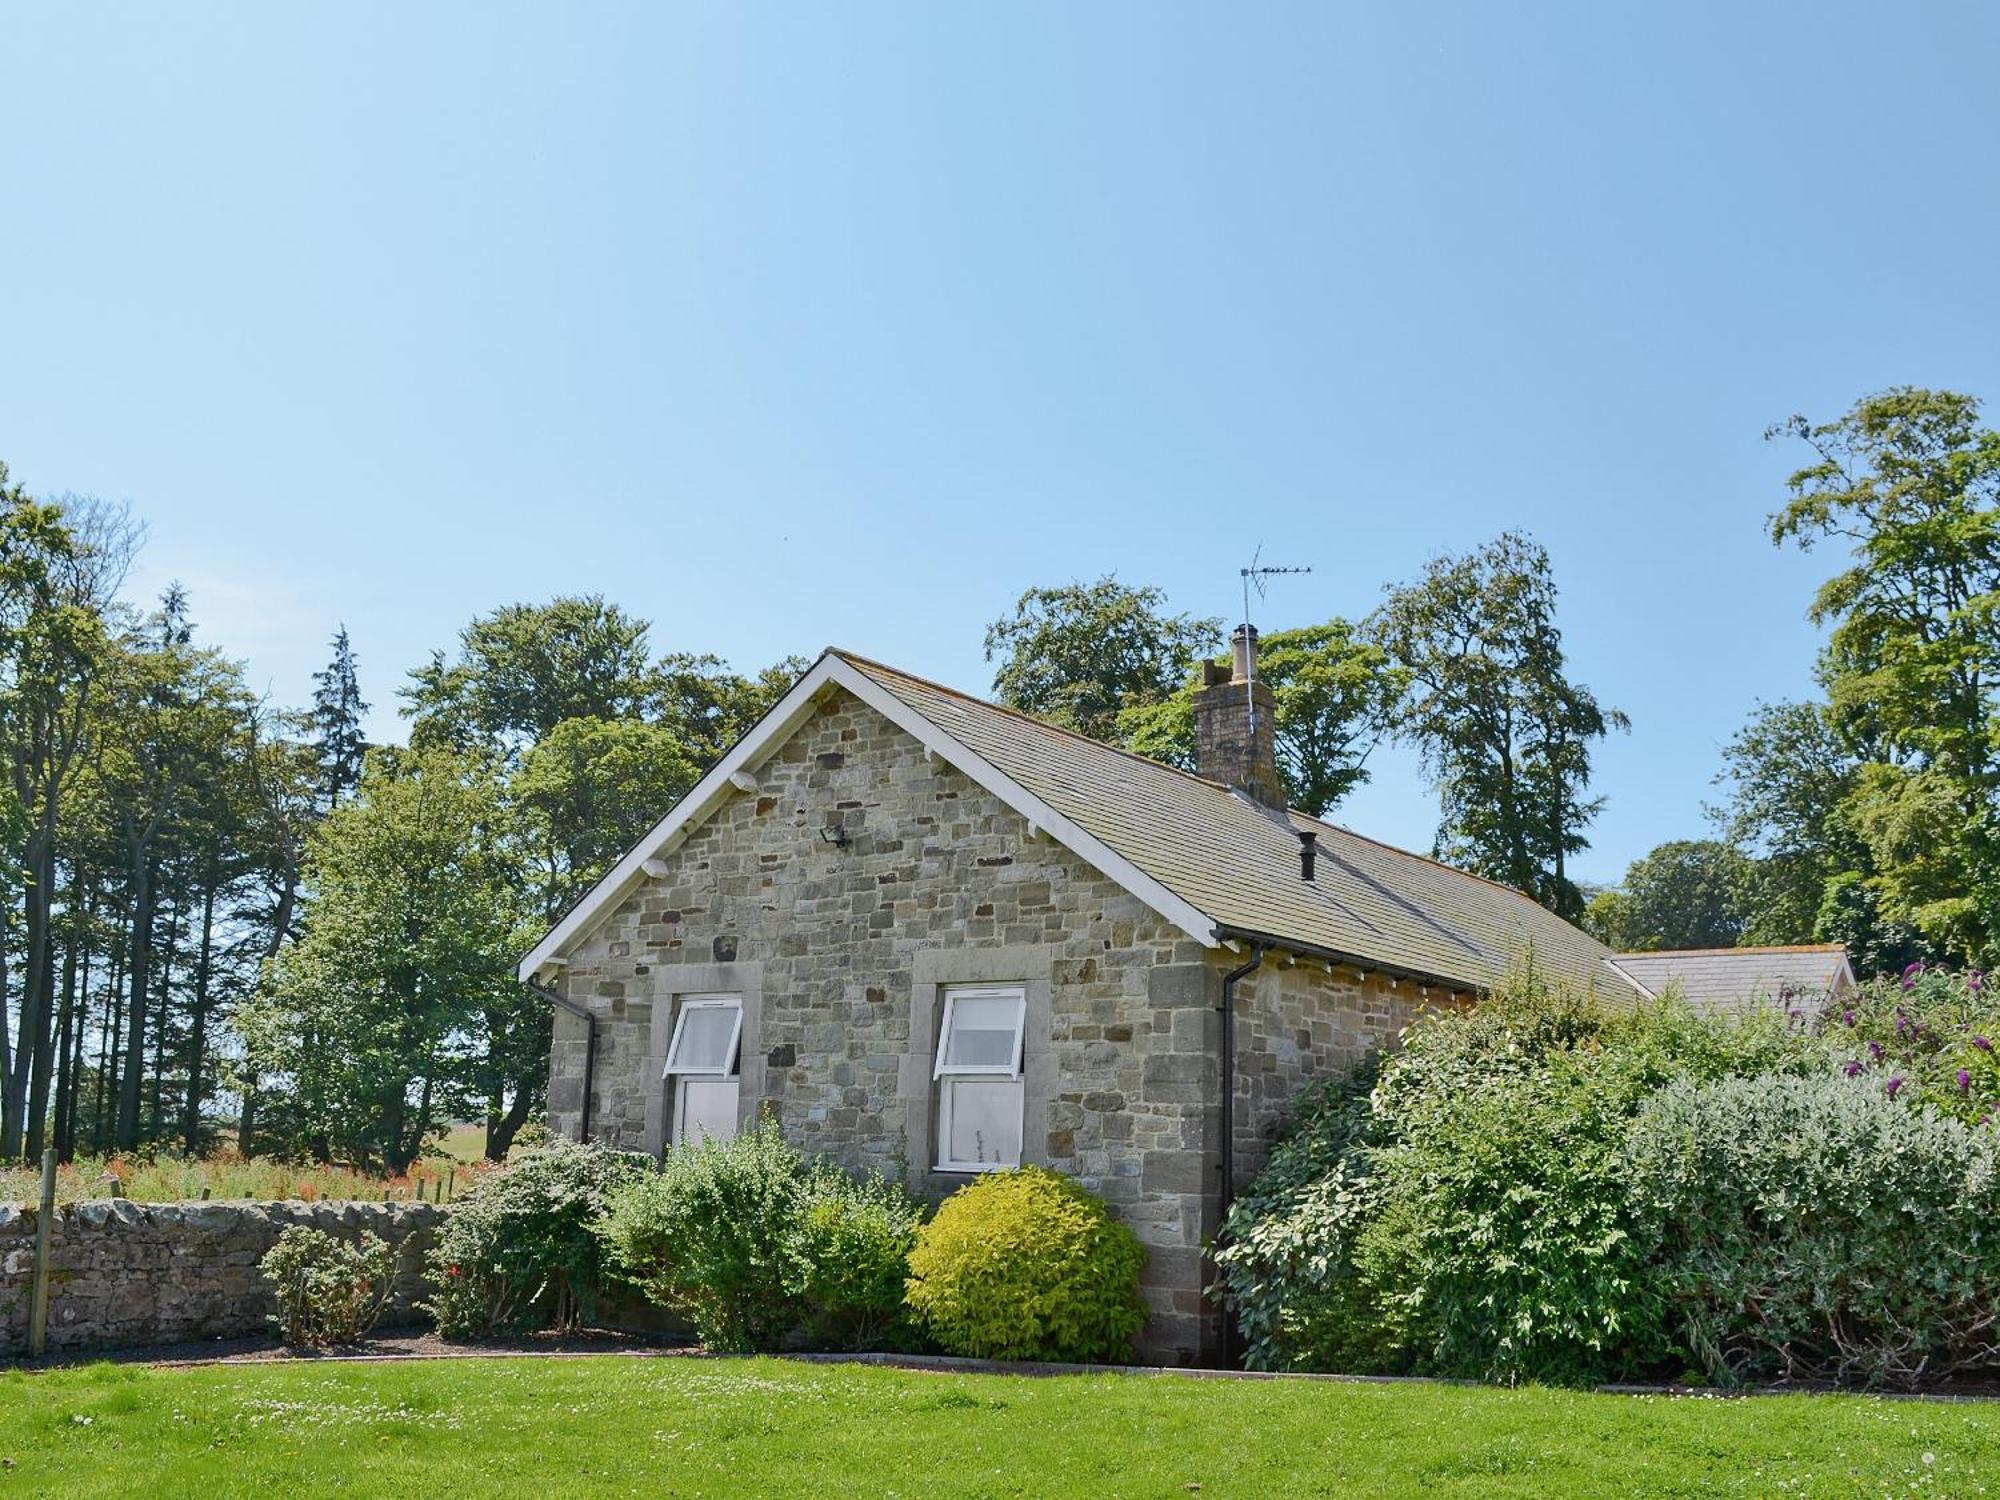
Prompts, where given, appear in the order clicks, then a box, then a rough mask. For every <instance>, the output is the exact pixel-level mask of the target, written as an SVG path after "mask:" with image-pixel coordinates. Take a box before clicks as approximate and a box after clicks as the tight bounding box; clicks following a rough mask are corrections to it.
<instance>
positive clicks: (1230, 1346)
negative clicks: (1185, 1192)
mask: <svg viewBox="0 0 2000 1500" xmlns="http://www.w3.org/2000/svg"><path fill="white" fill-rule="evenodd" d="M1270 951H1271V945H1270V944H1269V943H1265V942H1252V943H1251V944H1250V957H1249V958H1248V959H1246V960H1245V961H1244V962H1243V963H1242V964H1241V965H1239V966H1238V967H1236V968H1234V969H1231V970H1230V971H1229V972H1228V973H1227V974H1225V975H1223V976H1222V1205H1221V1214H1220V1217H1219V1218H1218V1219H1217V1222H1216V1235H1217V1237H1218V1238H1220V1237H1221V1233H1222V1222H1221V1221H1222V1219H1226V1218H1227V1217H1228V1216H1229V1206H1230V1205H1231V1204H1232V1203H1234V1202H1235V1201H1236V981H1237V980H1239V979H1242V978H1244V977H1246V976H1247V975H1250V974H1253V973H1255V972H1256V970H1257V969H1258V967H1259V966H1260V965H1261V964H1262V963H1263V962H1264V955H1265V954H1267V953H1269V952H1270ZM1239 1343H1240V1340H1239V1338H1238V1336H1237V1329H1236V1320H1235V1319H1234V1318H1232V1317H1231V1316H1229V1313H1228V1311H1227V1310H1226V1309H1225V1310H1224V1312H1223V1315H1222V1363H1223V1366H1224V1367H1225V1368H1227V1369H1232V1370H1233V1369H1235V1368H1236V1366H1237V1365H1238V1364H1239V1363H1241V1356H1242V1350H1241V1348H1240V1347H1239Z"/></svg>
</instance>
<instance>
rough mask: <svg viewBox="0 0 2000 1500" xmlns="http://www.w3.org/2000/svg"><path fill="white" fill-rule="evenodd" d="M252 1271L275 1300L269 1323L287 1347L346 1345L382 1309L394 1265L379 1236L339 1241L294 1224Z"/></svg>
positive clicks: (378, 1314) (372, 1320)
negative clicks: (261, 1275) (259, 1273)
mask: <svg viewBox="0 0 2000 1500" xmlns="http://www.w3.org/2000/svg"><path fill="white" fill-rule="evenodd" d="M257 1269H258V1270H260V1271H262V1272H263V1273H264V1278H265V1280H267V1281H269V1282H270V1283H271V1288H272V1290H273V1291H275V1292H276V1293H277V1296H278V1310H277V1312H276V1313H275V1314H273V1315H272V1318H271V1322H272V1323H273V1324H274V1325H275V1326H276V1328H277V1330H278V1337H279V1338H280V1339H281V1340H283V1341H284V1342H285V1343H287V1344H291V1345H293V1346H295V1347H300V1348H307V1347H316V1346H321V1345H326V1344H351V1343H353V1342H354V1341H355V1340H356V1339H358V1338H360V1337H361V1335H362V1334H364V1333H366V1332H367V1331H368V1330H369V1329H371V1328H373V1327H374V1326H375V1320H376V1319H377V1318H379V1317H380V1316H381V1315H382V1309H383V1308H384V1307H386V1306H388V1303H389V1295H390V1291H391V1289H392V1279H393V1277H394V1276H395V1271H396V1259H395V1256H394V1255H393V1254H392V1253H391V1251H390V1249H389V1247H388V1246H387V1245H386V1244H384V1243H383V1241H382V1239H381V1237H380V1236H379V1235H374V1234H369V1233H366V1232H363V1234H362V1235H361V1238H360V1240H359V1241H358V1242H357V1241H353V1240H344V1239H340V1238H338V1237H337V1236H335V1235H331V1234H328V1233H327V1232H326V1231H325V1230H323V1229H311V1228H308V1227H307V1226H305V1225H303V1224H294V1225H293V1226H292V1227H291V1228H289V1229H287V1230H285V1232H284V1233H283V1234H281V1235H279V1236H278V1242H277V1244H275V1245H273V1246H272V1247H271V1248H270V1249H269V1250H267V1251H265V1252H264V1257H263V1259H262V1260H260V1261H258V1262H257Z"/></svg>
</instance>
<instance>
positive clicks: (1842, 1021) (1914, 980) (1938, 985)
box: [1818, 964, 2000, 1125]
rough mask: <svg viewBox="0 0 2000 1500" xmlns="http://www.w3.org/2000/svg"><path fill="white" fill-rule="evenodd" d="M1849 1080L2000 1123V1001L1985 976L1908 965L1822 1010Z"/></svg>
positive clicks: (1822, 1023) (1825, 1033)
mask: <svg viewBox="0 0 2000 1500" xmlns="http://www.w3.org/2000/svg"><path fill="white" fill-rule="evenodd" d="M1818 1025H1819V1031H1820V1034H1821V1036H1822V1037H1823V1038H1824V1040H1825V1043H1826V1045H1827V1047H1828V1048H1829V1049H1830V1051H1831V1052H1832V1054H1833V1056H1834V1058H1835V1059H1836V1061H1837V1063H1838V1065H1839V1070H1840V1071H1841V1072H1842V1073H1843V1074H1844V1075H1847V1076H1851V1077H1856V1078H1865V1079H1868V1080H1870V1081H1871V1082H1872V1083H1873V1085H1874V1086H1875V1087H1877V1088H1879V1089H1881V1090H1883V1091H1884V1092H1893V1093H1895V1094H1897V1095H1898V1096H1899V1097H1900V1098H1901V1099H1902V1100H1903V1101H1904V1102H1905V1103H1908V1102H1909V1101H1911V1100H1913V1099H1916V1098H1919V1097H1920V1098H1922V1099H1923V1100H1925V1101H1926V1102H1927V1103H1929V1104H1930V1105H1931V1106H1932V1107H1933V1108H1934V1109H1936V1110H1938V1111H1939V1112H1941V1113H1943V1114H1947V1115H1951V1116H1953V1117H1954V1118H1956V1119H1960V1120H1964V1121H1966V1122H1968V1123H1970V1124H1977V1125H1985V1124H1989V1123H1992V1122H1993V1121H1995V1120H2000V1050H1996V1049H2000V999H1996V997H1995V996H1994V995H1993V994H1991V993H1990V992H1989V991H1988V990H1987V988H1986V982H1985V976H1983V975H1981V974H1978V973H1966V974H1955V973H1951V972H1948V971H1946V970H1943V969H1935V968H1929V967H1926V966H1925V965H1923V964H1911V965H1910V967H1909V968H1908V969H1906V970H1905V971H1904V972H1903V973H1902V974H1900V975H1896V976H1889V977H1884V978H1881V979H1876V980H1872V981H1870V982H1869V983H1867V984H1865V985H1863V986H1862V987H1861V989H1860V990H1859V991H1858V992H1857V993H1856V994H1854V995H1852V996H1850V997H1848V998H1847V999H1845V1000H1843V1001H1842V1002H1841V1003H1840V1004H1838V1005H1833V1006H1828V1007H1827V1008H1826V1009H1825V1010H1823V1011H1822V1012H1821V1013H1820V1016H1819V1022H1818Z"/></svg>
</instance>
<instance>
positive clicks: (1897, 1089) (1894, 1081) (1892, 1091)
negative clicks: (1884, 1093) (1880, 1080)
mask: <svg viewBox="0 0 2000 1500" xmlns="http://www.w3.org/2000/svg"><path fill="white" fill-rule="evenodd" d="M1888 1087H1889V1097H1890V1098H1891V1099H1893V1098H1895V1097H1896V1095H1897V1094H1899V1093H1901V1092H1902V1088H1903V1079H1902V1075H1901V1074H1898V1075H1897V1076H1896V1077H1894V1078H1891V1079H1890V1080H1889V1085H1888Z"/></svg>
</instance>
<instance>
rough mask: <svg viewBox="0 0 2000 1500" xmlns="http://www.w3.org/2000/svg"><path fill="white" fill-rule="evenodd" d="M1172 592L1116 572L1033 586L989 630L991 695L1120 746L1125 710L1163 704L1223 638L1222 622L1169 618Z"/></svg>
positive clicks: (1011, 706) (988, 649)
mask: <svg viewBox="0 0 2000 1500" xmlns="http://www.w3.org/2000/svg"><path fill="white" fill-rule="evenodd" d="M1165 605H1166V595H1165V594H1164V593H1163V592H1162V591H1161V590H1159V589H1156V588H1133V587H1131V586H1129V585H1127V584H1123V583H1120V582H1119V581H1118V580H1117V579H1116V578H1114V577H1111V576H1109V575H1107V576H1105V577H1103V578H1100V579H1098V580H1097V582H1095V583H1071V584H1065V585H1063V586H1061V587H1059V588H1033V589H1029V590H1028V591H1027V592H1026V593H1024V594H1022V595H1021V597H1020V598H1019V599H1017V600H1015V601H1014V612H1013V613H1012V614H1011V615H1008V616H1006V617H1005V618H1003V619H999V620H996V621H994V622H993V624H991V625H989V626H988V627H987V628H986V659H987V660H988V661H989V662H990V661H996V660H997V661H998V662H999V666H998V667H997V668H996V669H995V671H994V673H993V691H994V693H995V694H996V695H998V697H999V699H1000V701H1001V702H1002V703H1004V704H1006V705H1007V706H1008V707H1010V708H1018V709H1020V710H1022V711H1023V712H1024V713H1031V714H1035V715H1037V716H1038V717H1040V718H1044V719H1047V720H1048V721H1049V722H1050V723H1052V724H1060V725H1062V726H1063V727H1064V728H1065V729H1074V730H1075V731H1076V732H1077V733H1079V734H1087V735H1089V736H1090V737H1091V738H1092V739H1098V740H1105V741H1109V742H1115V741H1116V740H1117V739H1118V736H1119V729H1118V716H1119V714H1120V713H1123V712H1125V711H1127V710H1130V709H1138V708H1145V707H1148V706H1150V705H1153V704H1157V703H1160V702H1163V701H1165V700H1166V699H1167V698H1170V697H1172V696H1173V694H1174V691H1175V690H1176V689H1177V688H1179V687H1180V685H1181V684H1182V682H1183V681H1184V680H1185V679H1186V677H1187V675H1188V672H1189V670H1190V669H1191V668H1192V667H1193V665H1194V664H1195V662H1196V661H1198V660H1199V659H1200V658H1201V657H1203V656H1206V655H1208V654H1210V653H1212V652H1213V651H1215V649H1216V648H1217V647H1218V646H1220V645H1221V643H1222V622H1221V621H1220V620H1214V619H1201V618H1197V617H1195V616H1193V615H1188V614H1178V615H1176V614H1168V613H1167V612H1166V608H1165Z"/></svg>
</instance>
